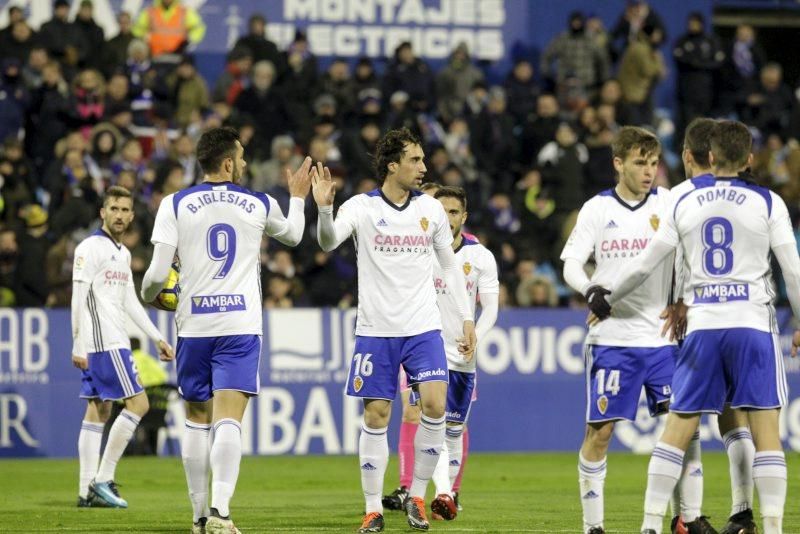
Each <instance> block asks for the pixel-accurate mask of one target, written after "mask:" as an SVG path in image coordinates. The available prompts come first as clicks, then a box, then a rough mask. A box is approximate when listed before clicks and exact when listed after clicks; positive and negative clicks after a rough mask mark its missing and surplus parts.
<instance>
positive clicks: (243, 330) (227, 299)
mask: <svg viewBox="0 0 800 534" xmlns="http://www.w3.org/2000/svg"><path fill="white" fill-rule="evenodd" d="M273 218H274V219H275V220H278V219H279V220H281V221H283V220H284V217H283V214H282V213H281V210H280V207H279V206H278V203H277V202H276V201H275V200H274V199H272V198H271V197H270V196H269V195H266V194H264V193H257V192H253V191H250V190H248V189H245V188H244V187H241V186H239V185H236V184H233V183H231V182H222V183H211V182H204V183H202V184H199V185H196V186H194V187H190V188H188V189H184V190H182V191H179V192H177V193H174V194H172V195H168V196H166V197H164V199H163V200H162V201H161V205H160V206H159V208H158V214H157V215H156V221H155V225H154V227H153V236H152V238H151V241H152V242H153V243H164V244H167V245H171V246H174V247H176V248H177V253H178V257H179V258H180V260H181V274H180V282H179V283H180V287H181V295H180V299H179V301H178V309H177V310H176V313H175V321H176V323H177V327H178V335H179V336H181V337H212V336H229V335H248V334H256V335H261V334H262V330H263V319H262V302H261V261H260V249H261V237H262V235H263V234H264V232H265V230H267V231H268V230H269V227H270V220H272V219H273Z"/></svg>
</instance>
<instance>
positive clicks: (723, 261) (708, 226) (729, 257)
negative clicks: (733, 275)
mask: <svg viewBox="0 0 800 534" xmlns="http://www.w3.org/2000/svg"><path fill="white" fill-rule="evenodd" d="M702 232H703V245H704V246H705V248H704V249H703V268H704V270H705V271H706V273H708V274H709V275H711V276H725V275H726V274H728V273H730V272H731V271H732V270H733V250H731V245H732V244H733V226H732V225H731V222H730V221H729V220H728V219H725V218H723V217H711V218H710V219H708V220H706V222H704V223H703V229H702Z"/></svg>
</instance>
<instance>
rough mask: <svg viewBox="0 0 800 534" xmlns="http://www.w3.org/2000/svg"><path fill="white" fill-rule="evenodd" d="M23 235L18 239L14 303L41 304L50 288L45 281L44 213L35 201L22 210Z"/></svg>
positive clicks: (19, 304) (45, 237)
mask: <svg viewBox="0 0 800 534" xmlns="http://www.w3.org/2000/svg"><path fill="white" fill-rule="evenodd" d="M23 211H24V215H23V218H24V220H25V234H24V235H23V236H22V239H20V242H19V263H18V267H19V270H18V277H17V287H16V291H15V293H16V296H17V303H16V304H17V306H34V307H41V306H44V305H45V304H46V303H47V296H48V294H49V291H50V288H49V287H48V284H47V273H46V272H45V266H46V265H47V251H48V249H49V248H50V240H49V239H48V237H47V230H48V228H47V212H45V211H44V210H43V209H42V207H41V206H39V205H38V204H31V205H29V206H28V207H27V208H25V209H24V210H23Z"/></svg>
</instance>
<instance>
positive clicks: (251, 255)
mask: <svg viewBox="0 0 800 534" xmlns="http://www.w3.org/2000/svg"><path fill="white" fill-rule="evenodd" d="M243 154H244V149H243V147H242V144H241V142H240V141H239V136H238V134H237V133H236V131H235V130H232V129H230V128H217V129H213V130H209V131H208V132H206V133H204V134H203V136H202V137H201V138H200V141H199V142H198V145H197V159H198V161H199V163H200V165H201V167H202V168H203V172H204V173H205V175H206V181H204V182H203V183H201V184H199V185H196V186H194V187H190V188H188V189H185V190H183V191H180V192H178V193H175V194H172V195H168V196H166V197H165V198H164V200H162V202H161V205H160V207H159V210H158V214H157V215H156V221H155V225H154V228H153V235H152V238H151V240H152V242H153V244H154V245H155V250H154V253H153V261H152V263H151V265H150V268H149V269H148V271H147V273H146V274H145V278H144V281H143V283H142V297H143V298H144V300H145V301H148V302H149V301H152V300H153V299H154V298H155V297H156V295H157V294H158V292H159V291H160V289H161V287H162V286H163V283H164V281H165V280H166V278H167V276H168V274H169V269H170V265H171V263H172V259H173V257H174V255H175V254H176V252H177V255H178V257H179V258H180V260H181V298H180V301H179V303H178V308H177V312H176V323H177V327H178V355H177V363H178V386H179V391H180V393H181V395H182V396H183V398H184V399H185V400H186V401H187V422H186V429H185V437H184V441H183V447H182V454H183V460H184V467H185V470H186V479H187V482H188V484H189V495H190V499H191V501H192V506H193V511H194V517H193V520H194V526H193V531H196V532H207V533H209V534H213V533H217V532H225V533H232V532H238V530H236V527H235V526H234V525H233V522H232V521H231V519H230V517H229V502H230V499H231V497H232V496H233V492H234V489H235V486H236V480H237V477H238V474H239V461H240V458H241V451H242V448H241V420H242V416H243V415H244V410H245V408H246V407H247V401H248V398H249V397H250V396H252V395H257V394H258V391H259V376H258V368H259V362H260V359H261V334H262V324H263V322H262V321H263V320H262V303H261V284H260V278H261V277H260V265H261V261H260V249H261V239H262V237H263V235H264V233H266V234H268V235H269V236H272V237H274V238H275V239H277V240H278V241H280V242H282V243H284V244H286V245H289V246H295V245H297V244H298V243H299V242H300V239H301V237H302V235H303V229H304V226H305V217H304V214H303V209H304V205H305V197H306V195H307V194H308V191H309V189H310V187H311V177H310V172H311V171H310V169H311V158H306V159H305V161H304V162H303V164H302V166H301V167H300V169H299V170H298V171H297V172H296V173H294V175H291V174H290V173H289V171H288V170H287V171H286V173H287V175H288V176H287V178H288V182H289V191H290V193H291V195H292V199H291V201H290V207H289V213H288V215H287V216H286V217H284V215H283V213H281V210H280V207H279V206H278V204H277V202H276V201H275V200H274V199H272V198H271V197H269V196H268V195H266V194H264V193H258V192H253V191H249V190H248V189H245V188H244V187H242V186H241V185H240V184H239V181H240V179H241V176H242V173H243V171H244V167H245V166H246V163H245V161H244V159H243ZM212 399H213V401H212ZM209 401H212V402H209ZM212 414H213V419H212ZM212 422H213V444H212V445H211V446H210V450H209V445H208V441H209V440H208V435H209V431H210V428H211V423H212ZM209 467H210V469H211V472H212V473H213V483H212V486H211V507H210V509H209V507H208V503H207V492H208V476H209V472H208V471H209Z"/></svg>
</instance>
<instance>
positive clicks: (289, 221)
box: [265, 157, 316, 247]
mask: <svg viewBox="0 0 800 534" xmlns="http://www.w3.org/2000/svg"><path fill="white" fill-rule="evenodd" d="M309 171H311V158H309V157H306V159H304V160H303V163H302V164H301V165H300V168H299V169H297V170H296V171H295V172H294V173H292V172H291V171H289V169H286V170H285V172H286V180H287V182H288V183H289V194H290V195H291V198H290V199H289V212H288V213H287V214H286V216H285V217H284V215H283V213H281V209H280V207H278V205H277V203H276V202H275V201H273V200H272V199H271V198H270V197H269V196H267V195H265V196H266V197H267V201H268V202H269V203H270V210H269V213H268V214H267V224H266V228H265V230H266V232H267V234H269V235H270V236H272V237H274V238H275V239H277V240H278V241H280V242H281V243H283V244H284V245H287V246H290V247H296V246H297V245H298V244H299V243H300V240H301V239H302V238H303V231H304V230H305V227H306V215H305V207H306V197H307V196H308V190H309V189H310V188H311V172H309ZM313 172H316V169H314V170H313Z"/></svg>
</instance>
